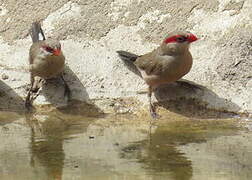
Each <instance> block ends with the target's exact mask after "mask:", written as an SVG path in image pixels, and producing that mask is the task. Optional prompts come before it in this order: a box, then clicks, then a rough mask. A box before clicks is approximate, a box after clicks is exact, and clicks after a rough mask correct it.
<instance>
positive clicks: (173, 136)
mask: <svg viewBox="0 0 252 180" xmlns="http://www.w3.org/2000/svg"><path fill="white" fill-rule="evenodd" d="M149 120H150V119H148V118H146V119H138V118H134V117H130V116H127V115H123V116H116V115H114V116H100V117H85V116H83V115H73V114H72V115H69V114H66V113H65V114H64V113H62V112H55V113H51V114H48V113H47V114H40V115H39V114H35V115H32V116H28V115H24V114H17V113H13V112H12V113H8V112H0V141H1V146H0V179H1V180H12V179H13V180H14V179H15V180H16V179H18V180H30V179H32V180H33V179H34V180H50V179H55V180H56V179H57V180H60V179H65V180H79V179H91V180H92V179H95V180H128V179H129V180H149V179H151V180H153V179H154V180H155V179H157V180H162V179H166V180H167V179H168V180H191V179H192V180H201V179H210V180H211V179H222V180H223V179H227V180H232V179H234V180H237V179H239V180H243V179H244V180H245V179H251V178H252V150H251V149H252V143H251V142H252V133H251V132H250V131H249V130H248V129H247V128H244V127H243V125H241V120H237V119H198V118H197V119H193V118H186V117H183V116H180V115H174V114H173V115H171V116H167V117H163V118H161V119H160V120H158V121H155V122H153V124H152V126H151V128H150V121H149Z"/></svg>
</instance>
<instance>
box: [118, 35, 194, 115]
mask: <svg viewBox="0 0 252 180" xmlns="http://www.w3.org/2000/svg"><path fill="white" fill-rule="evenodd" d="M196 40H197V37H196V36H195V35H193V34H191V33H188V32H172V33H170V34H169V35H168V36H167V37H166V38H165V40H164V41H163V42H162V44H161V45H160V46H159V47H158V48H157V49H155V50H153V51H152V52H150V53H147V54H144V55H142V56H137V55H135V54H132V53H128V52H125V51H117V53H118V54H119V57H120V58H121V59H122V60H123V61H127V62H132V63H133V64H134V65H135V66H136V68H137V69H138V70H139V72H140V74H141V76H142V78H143V79H144V80H145V82H146V83H147V84H148V85H149V91H148V96H149V103H150V112H151V115H152V117H156V116H157V114H156V112H155V109H154V106H153V104H152V102H151V94H152V91H153V90H154V89H155V88H157V87H158V86H160V85H161V84H166V83H171V82H174V81H177V80H179V79H180V78H182V77H183V76H184V75H186V74H187V73H188V72H189V71H190V69H191V67H192V62H193V61H192V55H191V53H190V51H189V44H190V43H191V42H194V41H196Z"/></svg>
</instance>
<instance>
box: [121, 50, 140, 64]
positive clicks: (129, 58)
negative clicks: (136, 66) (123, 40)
mask: <svg viewBox="0 0 252 180" xmlns="http://www.w3.org/2000/svg"><path fill="white" fill-rule="evenodd" d="M116 52H117V53H118V55H119V57H120V58H121V59H122V60H123V61H128V62H134V61H136V59H137V58H138V57H139V56H138V55H136V54H132V53H129V52H126V51H116Z"/></svg>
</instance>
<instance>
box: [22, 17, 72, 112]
mask: <svg viewBox="0 0 252 180" xmlns="http://www.w3.org/2000/svg"><path fill="white" fill-rule="evenodd" d="M30 35H31V38H32V42H33V44H32V45H31V47H30V51H29V63H30V66H29V71H30V75H31V77H30V78H31V87H30V90H29V92H28V95H27V97H26V101H25V105H26V107H29V106H31V101H32V100H34V97H33V96H34V94H35V93H37V92H38V90H39V89H40V88H41V87H42V84H43V83H44V82H45V81H46V80H48V79H51V78H55V77H60V78H61V79H62V81H63V83H64V88H65V93H64V95H67V97H68V98H69V97H70V89H69V87H68V85H67V83H66V81H65V80H64V77H63V70H64V66H65V57H64V55H63V53H62V51H61V44H60V42H59V41H58V40H55V39H50V38H48V39H46V38H45V35H44V33H43V30H42V28H41V25H40V23H39V22H34V23H32V27H31V29H30ZM40 37H41V38H42V40H40Z"/></svg>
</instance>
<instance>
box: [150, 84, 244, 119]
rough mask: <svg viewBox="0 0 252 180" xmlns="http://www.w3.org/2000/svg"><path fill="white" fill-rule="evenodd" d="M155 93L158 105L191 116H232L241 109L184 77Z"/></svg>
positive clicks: (205, 117)
mask: <svg viewBox="0 0 252 180" xmlns="http://www.w3.org/2000/svg"><path fill="white" fill-rule="evenodd" d="M154 95H155V97H156V99H157V103H156V105H158V106H161V107H163V108H165V109H166V110H169V111H172V112H175V113H177V114H181V115H183V116H186V117H189V118H201V119H202V118H203V119H210V118H230V117H233V116H234V115H236V113H234V112H238V111H239V110H240V107H239V106H238V105H237V104H235V103H233V102H231V101H228V100H227V99H224V98H221V97H219V96H218V95H217V94H216V93H215V92H213V91H212V90H210V89H208V88H207V87H204V86H201V85H199V84H196V83H195V82H192V81H189V80H184V79H181V80H179V81H176V82H174V83H170V84H167V85H162V86H160V87H159V88H158V89H156V91H155V92H154ZM211 107H212V108H211ZM226 109H231V110H232V111H227V110H226Z"/></svg>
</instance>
